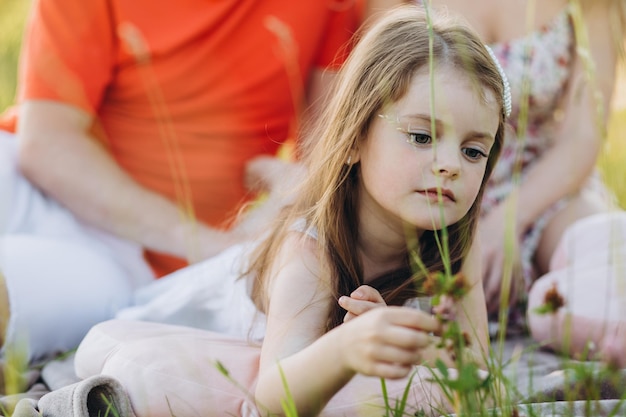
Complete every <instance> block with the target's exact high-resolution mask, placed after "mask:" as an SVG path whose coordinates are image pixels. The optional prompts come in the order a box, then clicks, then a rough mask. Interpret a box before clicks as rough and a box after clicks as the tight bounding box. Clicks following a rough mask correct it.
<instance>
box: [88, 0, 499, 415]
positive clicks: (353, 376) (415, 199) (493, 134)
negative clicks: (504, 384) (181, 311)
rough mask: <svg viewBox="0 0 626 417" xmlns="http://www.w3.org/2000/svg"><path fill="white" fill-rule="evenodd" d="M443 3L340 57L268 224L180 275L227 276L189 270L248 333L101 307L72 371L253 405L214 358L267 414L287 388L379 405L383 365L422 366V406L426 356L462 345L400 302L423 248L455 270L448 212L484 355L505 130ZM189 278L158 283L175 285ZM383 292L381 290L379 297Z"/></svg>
mask: <svg viewBox="0 0 626 417" xmlns="http://www.w3.org/2000/svg"><path fill="white" fill-rule="evenodd" d="M439 19H440V18H434V21H433V26H432V31H433V36H432V39H430V38H429V27H428V23H427V19H426V16H425V14H424V13H423V12H422V11H420V9H418V8H417V7H410V6H407V7H403V8H400V9H397V10H394V11H393V12H391V13H389V14H388V15H386V16H385V17H384V18H382V19H381V20H379V21H378V22H376V24H374V26H372V27H371V29H370V30H369V31H368V32H367V33H366V34H365V35H364V36H363V38H362V39H361V40H360V41H359V42H358V44H357V46H356V49H355V50H354V52H353V53H352V55H351V56H350V58H349V60H348V61H347V63H346V64H345V66H344V68H343V69H342V71H341V77H340V81H339V83H338V84H337V87H336V91H335V95H334V97H333V99H332V101H331V104H330V105H329V107H328V109H327V111H326V115H325V117H324V118H323V119H322V123H321V124H320V127H319V129H318V130H317V131H316V132H315V133H314V134H313V135H312V136H311V137H312V138H314V141H313V142H312V143H311V144H310V148H309V150H308V152H307V153H306V164H307V167H308V175H307V176H306V179H305V181H304V182H303V184H302V185H301V187H300V188H299V189H298V193H297V197H296V200H295V202H294V203H293V205H291V206H289V207H288V208H287V209H286V210H285V212H284V216H283V217H282V218H281V219H280V221H279V222H278V223H277V224H276V226H275V227H274V228H273V229H272V231H271V233H270V234H269V235H268V236H267V237H266V238H265V239H264V240H263V241H262V242H261V243H260V244H259V245H258V246H257V247H255V248H254V250H253V251H252V252H250V251H249V250H248V249H244V250H242V248H241V247H238V248H233V249H231V250H229V251H227V252H225V253H224V254H222V255H221V256H218V257H217V258H215V259H213V260H210V261H207V262H206V263H204V264H200V265H198V266H196V267H191V268H190V269H188V270H186V271H185V272H181V273H180V274H179V275H178V277H176V276H174V277H171V278H174V280H175V281H176V282H178V283H180V282H182V281H183V278H184V277H185V276H186V277H187V278H188V279H189V281H188V282H191V285H192V286H193V282H194V280H198V281H197V282H199V283H202V282H204V283H205V284H206V283H207V282H209V281H210V280H211V278H207V277H206V276H205V275H204V274H205V273H208V274H213V276H215V277H218V278H216V279H215V280H214V281H212V283H211V285H210V286H207V288H209V289H208V290H202V289H201V288H200V285H197V286H195V287H194V291H198V290H199V291H214V292H215V293H216V294H218V296H217V297H215V298H219V299H221V300H224V306H223V307H224V310H221V309H220V308H218V309H217V310H216V311H215V312H214V314H213V313H206V314H205V316H207V317H209V318H208V319H207V321H210V322H211V323H213V327H212V330H219V331H220V332H222V333H233V334H237V332H238V331H240V330H236V329H235V328H238V329H244V328H245V329H246V331H245V332H244V333H243V334H239V335H238V337H239V339H238V340H237V339H230V338H228V337H226V336H223V335H218V334H216V333H212V332H206V331H201V330H197V329H185V328H182V327H170V326H168V325H163V324H151V323H136V322H135V323H132V322H126V321H123V320H118V321H112V322H107V323H104V324H101V325H98V326H96V327H95V328H94V329H92V331H91V332H90V334H89V335H88V336H87V338H86V339H85V340H84V341H83V343H82V344H81V347H80V348H79V351H78V353H77V358H76V366H77V373H78V374H79V376H81V377H87V376H90V375H93V374H95V373H99V372H104V373H107V374H109V375H112V376H114V377H116V378H118V379H119V380H120V381H121V382H122V383H123V384H124V385H125V387H126V388H127V389H128V391H129V393H130V396H131V400H132V402H133V407H134V410H135V412H136V413H137V414H138V415H139V416H147V415H151V416H155V415H163V416H165V415H171V414H174V415H188V413H191V412H196V413H201V414H202V415H220V416H221V415H228V414H229V413H233V414H246V413H247V412H248V411H249V409H248V408H246V406H243V405H242V404H247V405H249V404H250V402H248V401H245V400H246V397H245V395H244V393H243V392H242V391H240V390H239V389H238V388H237V387H235V386H234V385H231V384H230V383H229V382H228V381H227V380H226V379H225V377H224V376H223V375H220V374H219V373H218V372H217V371H216V370H215V369H214V367H212V366H211V364H210V363H209V362H208V361H209V360H210V361H211V362H213V363H214V362H215V361H216V360H218V361H220V363H221V364H222V365H221V366H223V367H224V368H226V369H227V370H228V372H229V377H230V379H232V380H234V381H236V382H237V383H239V384H241V385H243V387H244V388H245V390H247V391H249V392H251V393H253V394H254V400H255V402H256V406H257V407H258V410H259V412H260V413H261V414H262V415H266V414H271V415H282V413H283V409H282V403H283V402H284V401H285V398H286V393H285V387H287V388H288V390H289V392H290V395H291V397H292V399H293V403H294V404H295V407H296V409H297V411H298V415H299V416H301V417H302V416H310V415H319V414H320V413H322V414H323V415H332V414H333V413H337V414H340V415H353V414H355V413H357V412H359V415H368V414H372V413H373V414H375V415H380V414H381V410H380V408H377V407H371V406H372V404H374V405H376V404H377V405H378V406H380V405H381V404H382V400H381V396H380V381H379V378H389V379H391V380H395V381H392V382H390V391H389V392H390V396H392V397H393V396H394V395H395V394H398V395H399V393H401V392H402V389H404V386H405V385H406V383H407V381H408V379H407V378H408V377H409V376H410V375H411V374H412V373H413V371H414V370H417V376H416V377H415V379H414V380H413V386H412V395H410V396H409V403H410V404H409V408H408V409H407V410H413V411H416V410H419V409H423V410H425V411H427V412H429V413H430V412H431V408H430V407H439V406H441V401H440V400H441V398H440V395H439V394H438V392H437V390H436V388H435V386H434V385H433V384H430V383H428V381H427V378H428V377H429V376H430V371H428V369H427V368H425V367H416V365H418V364H425V365H432V364H433V363H434V360H435V359H436V358H438V357H440V358H442V359H443V360H444V361H446V362H447V363H448V364H452V363H453V362H452V361H451V360H450V358H449V357H447V356H446V355H447V354H446V352H445V351H440V350H439V349H437V348H436V343H434V339H436V337H435V336H433V334H438V332H439V331H440V322H439V321H438V320H437V319H436V318H435V317H434V316H433V315H432V314H431V312H430V311H421V310H419V309H415V308H411V307H403V306H402V305H403V304H405V302H406V301H407V300H409V299H411V298H413V297H416V296H418V295H419V294H420V293H421V289H420V288H416V286H415V282H416V281H415V279H416V277H415V274H414V272H417V275H418V276H420V272H419V270H417V271H415V270H413V269H412V268H411V265H412V262H411V259H412V254H414V253H415V254H417V255H419V257H420V259H421V260H422V262H423V264H424V265H425V266H426V267H427V268H428V270H429V271H431V272H436V271H444V270H446V268H447V266H446V265H445V261H444V259H443V257H442V256H441V254H440V250H439V248H438V244H437V240H439V241H442V240H443V235H442V233H441V232H440V230H441V229H442V228H444V227H447V233H448V235H449V259H450V263H449V266H450V272H451V273H453V274H455V273H457V272H460V271H462V272H463V273H464V275H465V276H466V277H467V281H468V282H469V286H470V289H469V292H468V293H467V295H466V296H465V297H464V298H463V299H462V301H461V302H460V305H458V306H457V311H458V317H457V319H458V321H459V323H460V326H461V328H462V329H463V330H464V331H465V332H467V334H468V335H470V338H471V339H472V341H471V345H470V346H471V349H473V350H474V353H475V355H474V356H475V357H477V358H481V357H483V355H484V354H485V349H486V347H487V346H486V345H487V337H486V309H485V303H484V298H483V292H482V286H481V285H480V281H479V279H480V278H479V276H480V274H479V272H480V271H479V270H477V263H476V258H477V255H478V253H477V248H476V247H475V246H473V245H472V243H473V237H474V231H475V225H476V220H477V215H478V211H479V208H480V207H479V201H480V197H481V194H482V192H483V188H484V185H485V182H486V181H487V178H488V176H489V174H490V172H491V170H492V168H493V166H494V164H495V162H496V159H497V156H498V154H499V151H500V147H501V145H502V137H503V128H504V119H505V115H506V111H505V108H506V106H505V101H506V100H505V99H504V96H505V91H506V89H505V85H506V81H505V80H504V79H503V76H502V75H501V72H500V71H499V69H498V67H497V64H496V63H495V61H494V60H493V59H492V57H491V56H490V54H489V51H488V50H487V48H486V47H485V46H484V45H483V44H482V42H481V41H480V40H479V39H478V37H477V36H476V35H475V34H474V33H473V32H472V31H471V30H470V29H468V28H467V27H466V26H463V25H460V24H457V23H455V22H453V21H450V20H445V19H443V18H441V20H439ZM430 40H432V61H431V60H430V56H429V41H430ZM431 63H432V64H433V65H434V72H433V74H432V76H431V73H430V71H429V68H430V64H431ZM433 91H434V96H432V95H431V92H433ZM433 98H434V99H433ZM240 262H243V263H244V264H245V267H244V269H245V270H246V271H247V274H246V276H245V278H244V279H241V280H238V281H236V282H234V283H231V281H229V280H228V273H227V272H226V271H225V270H224V267H225V266H228V267H229V268H231V267H235V268H238V265H239V263H240ZM194 268H195V269H194ZM421 276H422V277H423V275H421ZM233 281H234V280H233ZM163 282H164V284H161V285H165V286H167V285H169V284H168V283H167V278H166V279H165V280H164V281H163ZM158 284H160V283H158ZM185 285H187V284H181V287H178V288H176V287H171V288H173V291H172V292H164V293H167V296H172V295H175V293H176V290H177V289H179V290H182V291H185V290H183V289H182V286H185ZM248 288H250V289H251V290H250V294H249V295H248V292H247V291H248ZM157 292H158V291H157ZM213 301H216V303H217V302H218V301H217V300H211V301H210V303H212V302H213ZM173 303H174V304H176V301H175V300H174V301H173ZM210 303H207V304H206V305H208V304H210ZM383 305H389V307H384V308H375V307H382V306H383ZM250 306H254V307H255V309H254V310H255V311H256V312H257V315H256V316H257V318H258V317H261V318H262V319H263V320H262V324H261V327H255V328H254V330H255V334H256V335H260V336H261V337H262V339H263V342H262V346H261V348H260V350H259V348H258V347H256V346H250V345H247V346H246V345H245V343H244V342H243V341H242V336H243V337H245V335H246V334H247V331H248V330H249V329H250V327H251V326H254V323H258V320H257V321H254V315H253V314H250V313H245V314H241V313H240V311H241V310H245V311H248V312H249V311H250V309H249V307H250ZM223 311H228V312H229V314H231V313H232V314H233V315H237V317H239V319H238V320H239V323H238V324H237V325H232V326H231V325H230V324H229V320H231V319H230V318H226V319H225V321H226V322H227V323H226V325H225V326H224V328H221V327H219V326H220V324H221V323H218V322H220V320H218V319H217V318H219V317H224V316H225V314H223ZM244 316H245V317H246V319H243V318H242V317H244ZM344 320H345V322H344ZM241 322H244V325H243V326H242V325H241ZM263 326H265V328H263ZM259 354H260V356H259ZM189 356H192V358H190V357H189ZM190 359H191V360H192V361H193V362H194V363H193V367H194V369H190V368H189V362H190ZM203 360H206V361H207V362H205V363H202V361H203ZM185 361H186V362H187V365H184V363H185ZM199 362H200V363H199ZM256 366H258V369H257V368H256ZM198 368H200V369H198ZM257 372H258V373H257ZM283 378H284V381H285V382H284V383H283ZM368 405H369V406H370V408H365V409H364V407H367V406H368ZM246 410H248V411H246ZM413 411H412V412H413ZM360 413H364V414H360Z"/></svg>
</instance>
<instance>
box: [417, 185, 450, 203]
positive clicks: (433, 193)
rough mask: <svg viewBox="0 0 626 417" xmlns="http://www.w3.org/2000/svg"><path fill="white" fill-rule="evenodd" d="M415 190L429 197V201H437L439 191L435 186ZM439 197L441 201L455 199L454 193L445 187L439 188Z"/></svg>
mask: <svg viewBox="0 0 626 417" xmlns="http://www.w3.org/2000/svg"><path fill="white" fill-rule="evenodd" d="M417 192H418V193H419V194H421V195H423V196H424V197H427V198H429V199H430V200H431V201H434V202H438V201H439V193H438V191H437V189H436V188H429V189H427V190H417ZM441 199H442V201H452V202H454V201H456V200H455V199H454V193H453V192H452V191H450V190H448V189H446V188H442V189H441Z"/></svg>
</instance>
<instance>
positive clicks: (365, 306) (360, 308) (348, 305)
mask: <svg viewBox="0 0 626 417" xmlns="http://www.w3.org/2000/svg"><path fill="white" fill-rule="evenodd" d="M338 302H339V305H340V306H341V307H342V308H343V309H344V310H346V311H347V312H348V313H352V314H353V315H354V316H360V315H361V314H363V313H365V312H367V311H369V310H372V309H374V308H377V307H382V306H381V305H380V304H375V303H373V302H371V301H362V300H355V299H354V298H351V297H346V296H343V297H339V300H338Z"/></svg>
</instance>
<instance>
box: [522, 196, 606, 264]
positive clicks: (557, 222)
mask: <svg viewBox="0 0 626 417" xmlns="http://www.w3.org/2000/svg"><path fill="white" fill-rule="evenodd" d="M611 209H612V206H611V204H610V202H608V201H607V198H606V196H605V195H604V194H602V193H600V192H596V191H592V190H586V191H584V192H583V193H581V194H580V195H578V196H576V197H574V198H572V199H571V200H570V201H569V203H568V204H567V205H566V206H565V207H564V208H563V209H562V210H560V211H559V212H557V213H556V214H555V215H554V216H553V217H552V219H550V221H549V222H548V224H547V225H546V227H545V229H544V231H543V233H542V234H541V239H540V240H539V245H538V246H537V250H536V252H535V259H534V261H535V265H536V267H537V270H538V275H539V276H541V275H543V274H546V273H548V272H549V271H550V269H551V268H550V264H551V262H552V257H553V255H554V253H555V250H556V248H557V246H558V245H559V242H560V241H561V237H562V236H563V233H565V231H566V230H567V228H568V227H570V226H572V225H573V224H575V223H576V221H578V220H581V219H583V218H585V217H589V216H592V215H594V214H598V213H607V212H609V211H610V210H611Z"/></svg>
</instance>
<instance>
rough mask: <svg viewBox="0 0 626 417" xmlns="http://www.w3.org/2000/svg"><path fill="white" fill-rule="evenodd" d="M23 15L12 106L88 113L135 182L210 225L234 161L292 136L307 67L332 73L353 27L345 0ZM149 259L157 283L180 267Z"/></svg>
mask: <svg viewBox="0 0 626 417" xmlns="http://www.w3.org/2000/svg"><path fill="white" fill-rule="evenodd" d="M33 8H34V9H33V10H32V13H31V22H30V25H29V29H28V31H27V34H26V40H25V48H24V50H23V53H22V59H21V66H20V67H21V69H20V77H21V79H20V90H19V94H18V96H19V99H20V101H23V100H29V99H51V100H57V101H62V102H65V103H69V104H72V105H75V106H77V107H79V108H81V109H84V110H86V111H88V112H90V113H91V114H93V115H94V116H95V117H96V119H95V120H96V123H95V124H94V129H93V131H94V132H95V135H96V136H97V137H98V138H99V139H100V140H102V141H103V143H104V144H105V145H106V146H107V148H108V149H109V150H110V152H111V154H112V156H113V157H114V158H115V160H116V161H117V162H118V163H119V165H120V166H121V167H122V168H123V169H124V170H125V171H127V172H128V173H129V174H130V175H131V176H132V178H134V179H135V181H137V182H138V183H140V184H142V185H143V186H145V187H147V188H149V189H151V190H154V191H156V192H158V193H160V194H162V195H165V196H167V197H169V198H170V199H171V200H173V201H177V202H178V203H182V202H183V201H188V200H191V201H192V203H193V208H194V211H195V215H196V217H197V218H198V219H199V220H201V221H203V222H206V223H208V224H210V225H213V226H217V227H223V226H224V225H225V223H226V222H227V220H228V219H230V218H231V216H232V215H233V214H234V213H235V212H236V209H237V208H238V207H240V204H241V203H242V202H243V201H244V200H245V198H246V190H245V187H244V184H243V172H244V165H245V162H246V161H248V160H249V159H250V158H252V157H254V156H255V155H259V154H273V153H275V152H276V150H277V148H278V147H279V146H280V144H281V143H282V142H283V141H285V140H286V139H287V138H288V137H289V135H290V133H291V132H292V131H293V127H294V122H295V120H296V117H297V114H296V113H297V112H296V108H297V105H296V104H295V103H297V102H299V101H300V100H301V99H302V93H303V91H304V86H305V85H306V82H307V79H308V76H309V75H310V73H311V71H312V70H313V69H314V68H316V67H321V68H334V67H337V66H338V65H340V64H341V62H342V60H343V59H344V57H345V52H346V49H345V48H346V45H347V44H348V41H349V40H350V38H351V36H352V34H353V33H354V31H355V30H356V28H357V25H358V16H357V14H358V12H357V10H356V9H357V7H356V2H355V0H310V1H293V0H263V1H259V0H178V1H176V2H174V1H172V0H149V1H141V0H88V1H87V0H38V1H36V2H34V3H33ZM6 122H7V121H5V123H6ZM10 122H11V120H8V123H9V124H10ZM5 126H7V125H5ZM148 258H149V260H150V262H151V264H152V265H153V267H154V268H155V271H156V272H157V273H158V274H159V275H162V274H164V273H167V272H171V271H172V270H173V269H175V268H178V267H180V266H182V265H183V264H184V263H183V262H182V261H180V260H174V259H172V258H171V257H168V256H163V255H159V254H154V253H149V254H148Z"/></svg>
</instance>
